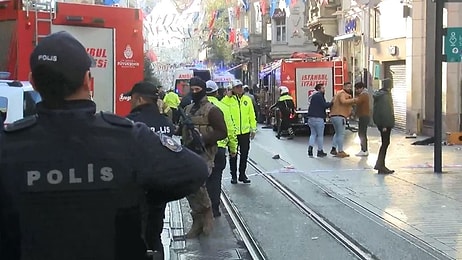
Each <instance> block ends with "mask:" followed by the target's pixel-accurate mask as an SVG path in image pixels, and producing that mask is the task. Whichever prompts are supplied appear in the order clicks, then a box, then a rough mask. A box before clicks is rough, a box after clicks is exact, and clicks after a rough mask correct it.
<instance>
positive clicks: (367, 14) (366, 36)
mask: <svg viewBox="0 0 462 260" xmlns="http://www.w3.org/2000/svg"><path fill="white" fill-rule="evenodd" d="M365 8H366V9H365V10H364V14H363V25H364V26H363V42H364V63H363V65H364V72H363V81H364V84H366V86H367V87H368V88H369V87H371V86H372V84H371V83H372V82H369V71H371V64H370V52H371V26H370V25H371V24H370V21H371V0H369V1H368V2H367V4H366V7H365Z"/></svg>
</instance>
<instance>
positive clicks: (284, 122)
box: [270, 86, 295, 139]
mask: <svg viewBox="0 0 462 260" xmlns="http://www.w3.org/2000/svg"><path fill="white" fill-rule="evenodd" d="M279 91H280V96H279V99H278V101H277V102H276V103H275V104H274V105H272V106H271V107H270V110H272V109H274V108H276V107H277V108H278V109H279V112H280V113H281V120H280V122H279V125H278V132H277V134H276V138H277V139H280V138H281V132H282V131H286V130H287V131H288V132H289V138H288V139H293V138H294V130H293V129H292V127H290V116H291V115H295V104H294V100H293V98H292V97H291V96H290V95H289V89H288V88H287V87H285V86H280V87H279Z"/></svg>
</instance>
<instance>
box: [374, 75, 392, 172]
mask: <svg viewBox="0 0 462 260" xmlns="http://www.w3.org/2000/svg"><path fill="white" fill-rule="evenodd" d="M383 84H384V87H383V88H381V89H379V90H378V91H376V92H375V93H374V94H373V98H374V111H373V115H372V118H373V120H374V124H375V125H376V126H377V128H378V129H379V132H380V137H381V139H382V144H381V145H380V150H379V155H378V156H377V161H376V163H375V166H374V169H375V170H377V171H378V173H379V174H390V173H394V172H395V171H394V170H390V169H388V168H387V167H386V166H385V157H386V155H387V149H388V146H389V145H390V134H391V129H392V128H393V127H394V126H395V114H394V109H393V98H392V96H391V89H392V84H391V82H390V81H384V82H383Z"/></svg>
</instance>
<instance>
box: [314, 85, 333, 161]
mask: <svg viewBox="0 0 462 260" xmlns="http://www.w3.org/2000/svg"><path fill="white" fill-rule="evenodd" d="M314 90H315V91H314V92H313V93H312V94H311V95H310V96H309V100H310V102H309V107H308V126H309V127H310V132H311V135H310V141H309V146H308V156H310V157H311V156H313V146H314V143H315V142H316V144H317V146H318V153H317V156H318V157H325V156H326V155H327V154H326V153H325V152H324V150H323V146H324V127H325V124H324V122H325V120H326V117H327V115H326V109H327V108H329V107H330V106H331V105H332V103H331V102H326V99H325V97H324V93H325V92H326V87H325V86H324V85H323V84H317V85H316V86H315V87H314Z"/></svg>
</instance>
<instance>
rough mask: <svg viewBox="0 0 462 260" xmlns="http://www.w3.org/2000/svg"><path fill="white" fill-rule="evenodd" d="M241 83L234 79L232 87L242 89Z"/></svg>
mask: <svg viewBox="0 0 462 260" xmlns="http://www.w3.org/2000/svg"><path fill="white" fill-rule="evenodd" d="M242 85H244V84H242V81H240V80H238V79H235V80H233V87H237V86H241V87H242Z"/></svg>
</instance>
